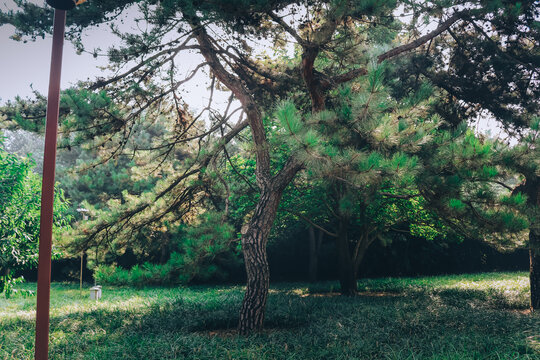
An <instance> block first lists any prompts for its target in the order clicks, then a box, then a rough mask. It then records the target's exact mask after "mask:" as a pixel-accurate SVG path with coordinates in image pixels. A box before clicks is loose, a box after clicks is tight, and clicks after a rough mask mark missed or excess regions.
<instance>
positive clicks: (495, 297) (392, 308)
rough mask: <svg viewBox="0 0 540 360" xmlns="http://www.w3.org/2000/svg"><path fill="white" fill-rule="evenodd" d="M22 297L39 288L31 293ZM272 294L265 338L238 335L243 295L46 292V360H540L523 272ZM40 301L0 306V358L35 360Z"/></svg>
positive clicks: (234, 289)
mask: <svg viewBox="0 0 540 360" xmlns="http://www.w3.org/2000/svg"><path fill="white" fill-rule="evenodd" d="M25 288H27V289H34V288H35V284H26V285H25ZM359 288H360V290H361V295H360V296H358V297H355V298H343V297H340V296H335V295H334V294H332V292H335V291H336V289H337V284H336V283H330V282H326V283H318V284H315V285H308V284H276V285H275V286H272V289H271V292H270V296H269V299H268V310H267V320H266V330H265V331H264V332H262V333H261V334H256V335H252V336H249V337H241V336H238V335H237V334H236V332H235V331H234V328H235V326H236V322H237V320H238V309H239V306H240V303H241V301H242V296H243V287H241V286H215V287H208V286H207V287H204V286H197V287H184V288H145V289H133V288H118V287H106V288H104V289H103V298H102V300H101V301H99V302H95V301H91V300H90V299H89V298H88V293H87V292H88V291H87V290H86V291H85V292H84V293H83V294H80V293H79V290H78V285H72V284H53V286H52V292H51V345H50V354H49V357H50V359H54V360H56V359H137V360H143V359H257V360H260V359H540V315H539V314H529V313H527V312H526V309H527V306H528V305H527V302H528V298H527V292H528V278H527V274H525V273H490V274H474V275H456V276H438V277H422V278H399V279H366V280H362V281H360V282H359ZM34 307H35V298H26V299H24V298H20V297H17V298H12V299H9V300H6V299H4V298H0V359H2V360H4V359H6V360H7V359H17V360H20V359H32V358H33V346H34V332H33V330H34V321H35V320H34V317H35V311H34Z"/></svg>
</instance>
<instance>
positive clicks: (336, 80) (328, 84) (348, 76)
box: [321, 68, 367, 90]
mask: <svg viewBox="0 0 540 360" xmlns="http://www.w3.org/2000/svg"><path fill="white" fill-rule="evenodd" d="M366 74H367V70H366V69H365V68H360V69H353V70H351V71H348V72H346V73H343V74H341V75H337V76H334V77H332V78H326V79H323V80H321V87H322V88H323V89H324V90H328V89H331V88H333V87H335V86H336V85H339V84H342V83H345V82H348V81H351V80H354V79H356V78H357V77H359V76H363V75H366Z"/></svg>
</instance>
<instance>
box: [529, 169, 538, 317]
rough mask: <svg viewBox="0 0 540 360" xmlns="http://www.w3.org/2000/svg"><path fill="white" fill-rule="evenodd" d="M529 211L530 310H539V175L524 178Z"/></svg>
mask: <svg viewBox="0 0 540 360" xmlns="http://www.w3.org/2000/svg"><path fill="white" fill-rule="evenodd" d="M531 178H532V179H531ZM526 187H527V190H528V191H527V197H528V199H527V202H528V204H529V211H531V212H532V214H531V215H530V216H529V221H530V226H529V266H530V267H529V270H530V271H529V278H530V285H531V311H540V177H539V176H536V175H534V176H531V177H530V178H527V179H526Z"/></svg>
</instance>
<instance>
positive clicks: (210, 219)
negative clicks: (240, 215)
mask: <svg viewBox="0 0 540 360" xmlns="http://www.w3.org/2000/svg"><path fill="white" fill-rule="evenodd" d="M235 240H236V237H235V233H234V229H233V227H232V226H231V225H230V224H228V223H226V222H224V221H223V218H222V216H221V214H219V213H215V212H210V211H209V212H206V213H204V214H202V215H201V216H199V219H198V221H196V222H195V223H194V224H192V225H191V226H188V227H186V229H185V230H184V231H180V233H179V234H178V238H177V239H176V241H175V242H176V245H175V247H177V248H178V251H173V252H172V253H171V254H170V257H169V260H168V261H167V262H165V263H163V264H152V263H150V262H145V263H143V264H142V265H135V266H134V267H132V268H131V269H129V270H128V269H123V268H122V267H120V266H117V265H116V264H112V265H102V266H98V267H97V268H96V270H95V273H94V276H95V279H96V281H98V282H99V283H101V284H114V285H131V286H144V285H173V284H185V283H189V282H191V281H192V280H207V279H209V278H212V277H224V276H226V271H225V268H226V264H228V263H235V262H237V261H238V249H237V247H236V245H235Z"/></svg>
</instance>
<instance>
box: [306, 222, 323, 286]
mask: <svg viewBox="0 0 540 360" xmlns="http://www.w3.org/2000/svg"><path fill="white" fill-rule="evenodd" d="M323 235H324V233H323V232H322V231H320V230H319V236H318V237H315V229H314V228H313V226H310V227H309V259H308V261H309V264H308V277H309V281H310V282H315V281H317V269H318V267H319V252H320V250H321V244H322V239H323Z"/></svg>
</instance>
